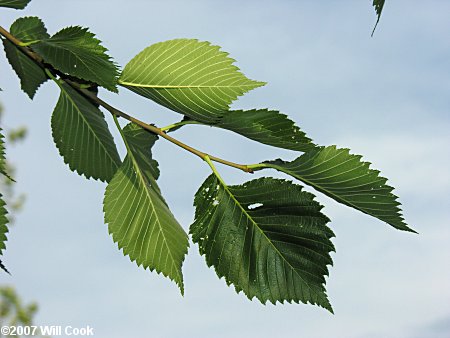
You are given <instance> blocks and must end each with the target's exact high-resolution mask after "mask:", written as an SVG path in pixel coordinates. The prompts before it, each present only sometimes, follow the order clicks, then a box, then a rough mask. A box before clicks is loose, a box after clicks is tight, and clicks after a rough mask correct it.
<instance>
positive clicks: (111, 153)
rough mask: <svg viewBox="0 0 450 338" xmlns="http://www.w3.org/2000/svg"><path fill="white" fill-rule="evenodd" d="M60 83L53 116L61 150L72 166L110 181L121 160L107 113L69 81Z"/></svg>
mask: <svg viewBox="0 0 450 338" xmlns="http://www.w3.org/2000/svg"><path fill="white" fill-rule="evenodd" d="M60 87H61V94H60V96H59V100H58V103H57V105H56V107H55V110H54V112H53V116H52V133H53V139H54V140H55V143H56V146H57V147H58V149H59V153H60V154H61V156H62V157H63V158H64V162H65V163H67V164H68V165H69V167H70V169H71V170H73V171H76V172H77V173H78V174H80V175H85V176H86V177H87V178H90V177H93V178H94V179H100V180H102V181H106V182H109V181H110V180H111V178H112V177H113V175H114V173H115V172H116V171H117V169H118V167H119V166H120V163H121V161H120V157H119V154H118V152H117V149H116V145H115V143H114V140H113V137H112V135H111V133H110V131H109V129H108V125H107V124H106V121H105V118H104V115H103V113H102V112H101V111H100V110H99V109H98V108H97V107H96V106H94V105H93V104H92V103H91V102H89V101H88V100H87V99H86V98H85V97H83V96H82V95H81V94H79V93H78V92H77V91H75V90H74V89H73V88H71V87H70V86H69V85H67V84H65V83H63V84H61V86H60Z"/></svg>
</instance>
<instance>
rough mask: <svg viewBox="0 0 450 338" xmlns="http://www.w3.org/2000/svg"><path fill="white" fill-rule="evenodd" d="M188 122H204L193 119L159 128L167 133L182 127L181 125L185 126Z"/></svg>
mask: <svg viewBox="0 0 450 338" xmlns="http://www.w3.org/2000/svg"><path fill="white" fill-rule="evenodd" d="M187 124H202V123H201V122H197V121H193V120H186V121H180V122H177V123H173V124H169V125H168V126H165V127H162V128H159V129H161V130H162V131H164V132H166V133H167V132H169V131H171V130H172V129H175V128H180V127H182V126H185V125H187Z"/></svg>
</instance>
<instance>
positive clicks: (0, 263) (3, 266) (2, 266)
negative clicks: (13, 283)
mask: <svg viewBox="0 0 450 338" xmlns="http://www.w3.org/2000/svg"><path fill="white" fill-rule="evenodd" d="M0 269H2V270H3V271H5V272H6V273H9V271H8V269H7V268H6V266H5V265H4V264H3V262H2V260H1V259H0Z"/></svg>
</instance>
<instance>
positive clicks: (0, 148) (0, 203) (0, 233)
mask: <svg viewBox="0 0 450 338" xmlns="http://www.w3.org/2000/svg"><path fill="white" fill-rule="evenodd" d="M0 173H1V174H3V175H6V177H9V176H8V175H7V173H6V159H5V147H4V145H3V134H2V130H1V128H0ZM5 205H6V204H5V201H4V200H3V195H2V194H1V193H0V256H1V255H2V253H3V250H4V249H5V247H6V245H5V243H6V239H7V238H6V234H7V233H8V227H7V225H8V217H7V216H6V215H7V214H8V212H7V211H6V208H5ZM0 268H1V269H2V270H4V271H5V272H8V270H7V269H6V267H5V266H4V265H3V263H2V261H1V260H0ZM8 273H9V272H8Z"/></svg>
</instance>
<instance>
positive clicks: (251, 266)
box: [190, 175, 334, 312]
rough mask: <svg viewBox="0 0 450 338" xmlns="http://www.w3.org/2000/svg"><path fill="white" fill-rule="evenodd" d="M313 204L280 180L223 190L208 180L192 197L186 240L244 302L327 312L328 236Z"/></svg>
mask: <svg viewBox="0 0 450 338" xmlns="http://www.w3.org/2000/svg"><path fill="white" fill-rule="evenodd" d="M313 198H314V195H312V194H310V193H307V192H304V191H302V187H301V186H298V185H294V184H292V183H291V182H288V181H284V180H278V179H272V178H260V179H257V180H253V181H250V182H247V183H245V184H243V185H240V186H229V187H228V186H226V185H225V184H224V183H222V182H221V181H220V180H219V179H218V178H217V177H216V176H215V175H211V176H210V177H208V178H207V179H206V181H205V182H204V184H203V185H202V187H201V188H200V189H199V191H198V192H197V194H196V196H195V202H194V204H195V207H196V211H195V222H194V223H193V224H192V226H191V229H190V232H191V234H192V239H193V241H194V242H195V243H198V244H199V248H200V253H201V254H202V255H205V258H206V262H207V264H208V266H214V267H215V270H216V272H217V275H218V276H219V277H225V280H226V282H227V284H234V286H235V288H236V291H237V292H240V291H243V292H244V293H245V294H246V296H247V297H248V298H249V299H252V298H253V297H257V298H258V299H259V300H260V301H261V302H262V303H266V302H267V301H270V302H272V303H274V304H275V303H276V302H277V301H279V302H284V301H288V302H291V301H294V302H296V303H298V302H299V301H301V302H303V303H306V302H309V303H311V304H317V305H319V306H321V307H324V308H325V309H328V310H329V311H331V312H332V308H331V305H330V303H329V301H328V298H327V295H326V292H325V287H324V284H325V277H324V276H327V275H328V267H327V265H331V264H332V259H331V257H330V252H331V251H334V246H333V244H332V242H331V241H330V238H332V237H334V234H333V232H332V231H331V230H330V229H329V228H328V227H327V226H326V223H327V222H328V221H329V220H328V218H327V217H326V216H325V215H323V214H322V213H321V211H320V210H321V209H322V206H321V205H320V204H319V203H317V202H316V201H314V199H313Z"/></svg>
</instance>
